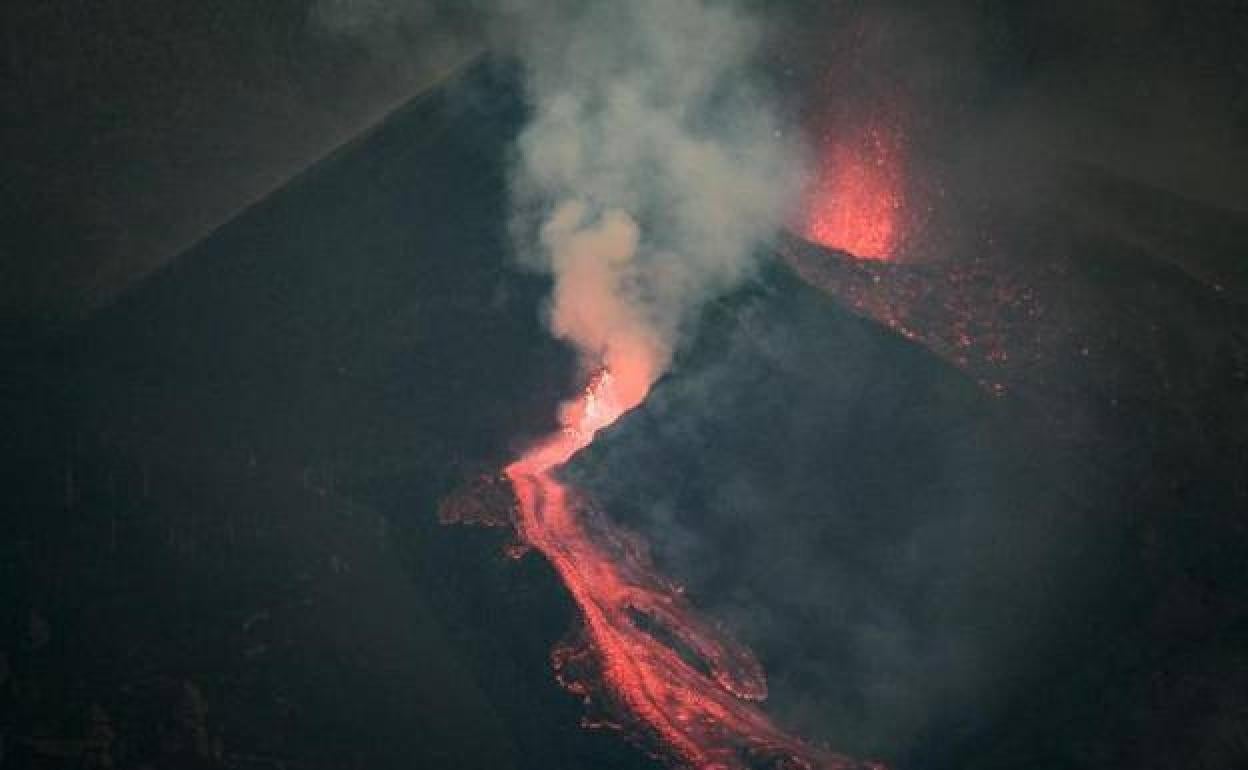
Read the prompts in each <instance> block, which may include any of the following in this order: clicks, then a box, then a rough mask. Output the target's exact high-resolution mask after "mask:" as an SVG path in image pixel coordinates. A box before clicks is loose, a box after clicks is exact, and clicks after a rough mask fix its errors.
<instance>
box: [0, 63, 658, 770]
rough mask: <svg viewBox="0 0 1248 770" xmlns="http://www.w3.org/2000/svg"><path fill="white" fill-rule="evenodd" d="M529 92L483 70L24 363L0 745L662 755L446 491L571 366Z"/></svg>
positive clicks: (251, 756)
mask: <svg viewBox="0 0 1248 770" xmlns="http://www.w3.org/2000/svg"><path fill="white" fill-rule="evenodd" d="M515 94H516V91H515V89H514V88H513V87H512V84H511V81H510V80H509V79H508V77H507V76H505V75H501V74H499V73H498V72H496V71H493V70H491V69H490V68H489V67H488V66H481V67H478V68H476V69H474V70H473V71H471V72H469V73H468V74H467V75H466V76H465V77H463V78H461V79H460V80H459V81H458V82H456V83H454V84H453V85H452V86H450V87H449V88H447V89H443V90H440V91H437V92H434V93H432V94H429V95H427V96H425V97H423V98H421V99H419V100H417V101H416V102H414V103H412V104H410V105H408V106H407V107H405V108H404V109H403V110H401V111H400V112H398V113H396V114H394V115H393V116H391V117H390V118H389V119H388V120H387V121H386V122H385V123H384V124H383V125H381V126H380V127H379V128H377V129H376V130H374V131H372V132H370V133H369V134H367V135H365V136H363V137H361V138H360V139H358V140H357V141H355V142H353V143H352V144H351V145H349V146H347V147H344V148H343V149H342V150H340V151H339V152H337V153H336V154H335V155H334V156H332V157H330V158H328V159H327V160H325V161H324V162H322V163H320V164H319V165H317V166H316V167H314V168H313V169H312V170H310V171H309V172H307V173H306V174H304V175H303V176H302V177H301V178H299V179H298V180H296V181H295V182H294V183H292V184H291V185H290V186H288V187H287V188H285V189H283V190H282V191H281V192H279V193H277V194H275V195H274V196H272V197H270V198H269V199H267V200H265V201H264V202H262V203H261V204H259V205H257V206H255V207H254V208H252V209H251V210H249V211H247V212H246V213H245V214H244V215H242V216H240V217H239V218H238V219H236V220H235V221H233V222H231V223H230V224H229V225H227V226H226V227H224V228H222V229H221V230H220V231H218V232H217V233H215V234H214V235H213V236H212V237H210V238H209V239H207V240H206V241H205V242H203V243H202V244H200V245H199V246H197V247H196V248H194V249H192V250H191V251H190V252H188V253H186V254H184V255H182V256H181V257H180V258H179V259H178V260H176V262H175V263H174V264H173V265H172V267H170V268H169V269H167V270H165V271H163V272H161V273H160V274H158V275H156V276H155V277H153V278H152V279H151V280H149V281H147V282H146V283H145V284H144V285H142V286H140V287H138V288H137V289H136V290H135V291H133V292H131V293H130V294H128V295H127V296H125V297H123V298H122V299H121V300H120V301H119V302H118V303H116V304H115V305H114V306H113V307H110V308H108V309H107V310H105V311H104V312H101V313H100V314H98V315H97V316H96V317H94V318H93V319H91V320H90V321H89V322H87V323H85V324H83V325H82V326H81V327H80V328H78V329H77V330H75V332H74V333H73V334H72V335H70V336H69V337H68V338H67V339H64V340H61V341H60V342H58V343H57V344H56V345H54V346H50V347H46V348H42V349H40V350H36V351H33V352H31V353H30V354H29V355H28V356H27V357H26V358H25V359H24V360H23V361H21V362H19V364H20V367H21V371H22V375H23V376H22V377H21V378H19V379H17V380H16V381H9V382H7V383H6V389H5V396H6V398H5V399H4V403H3V408H4V418H5V423H6V425H9V424H11V425H14V426H15V427H16V430H14V431H13V432H12V433H11V434H9V435H7V436H6V440H7V443H6V445H5V456H4V463H3V467H4V470H5V474H6V476H5V497H6V500H7V501H8V505H6V515H5V517H4V535H3V537H0V558H2V561H0V565H2V568H3V577H4V579H3V581H2V583H0V591H2V593H0V607H3V627H2V628H3V635H2V636H0V686H2V688H3V690H2V691H0V733H3V736H4V737H3V746H4V748H3V752H4V759H3V761H2V762H0V764H4V766H5V767H10V766H12V767H27V766H29V767H69V766H73V767H77V766H80V764H81V763H82V762H84V761H90V760H89V759H87V758H86V757H88V756H89V755H93V754H109V755H111V756H112V758H113V760H114V761H115V762H116V763H117V764H118V765H120V766H123V767H135V766H141V765H143V764H144V763H147V764H148V765H151V766H159V767H186V766H204V767H279V766H285V767H313V768H322V767H323V768H342V767H369V768H382V767H395V768H398V767H403V768H411V767H489V768H504V767H511V766H519V767H532V768H543V769H545V768H549V767H557V766H578V765H583V764H586V763H588V762H591V759H589V758H588V757H593V759H592V761H593V762H595V763H599V764H602V765H605V766H615V765H616V764H618V763H620V762H625V763H627V765H628V766H636V765H638V764H646V762H645V761H644V758H641V757H637V756H636V755H635V754H634V753H633V752H632V751H630V750H628V749H627V747H624V746H621V745H619V744H618V743H617V742H614V741H611V740H608V739H606V738H603V737H601V736H593V735H587V734H585V733H583V732H582V731H580V730H579V729H578V728H577V724H576V722H577V714H578V710H577V707H576V704H575V702H574V700H573V699H572V698H571V697H570V696H567V695H566V694H564V693H562V692H560V691H559V690H558V688H557V687H556V685H555V684H554V682H553V681H551V677H550V673H549V668H548V657H547V656H548V649H549V645H550V644H551V642H552V641H553V640H554V639H555V638H556V637H557V636H558V635H559V634H560V633H562V632H563V630H564V628H566V625H567V623H568V622H569V618H568V614H567V613H568V607H567V606H566V603H565V601H564V599H563V597H562V595H561V594H560V593H559V591H558V590H557V589H556V588H555V586H554V585H553V584H552V579H551V578H550V576H549V575H548V574H547V573H546V572H545V571H544V570H543V569H542V567H541V565H539V564H536V563H528V564H526V565H523V566H522V567H516V566H515V565H513V564H511V563H510V562H509V561H507V560H505V559H504V558H503V557H502V556H501V554H500V552H499V544H498V542H497V541H496V539H495V538H492V537H484V536H482V535H481V534H480V533H467V532H461V531H455V530H446V529H443V528H439V527H437V525H436V523H435V520H434V515H433V512H434V507H435V504H436V502H437V499H438V497H439V496H440V495H441V494H442V492H443V491H444V490H445V489H446V488H448V487H449V486H450V485H451V484H452V483H453V482H455V481H457V480H458V479H459V478H461V477H463V476H464V475H465V474H466V473H468V472H470V471H472V470H473V469H474V468H479V467H484V466H486V465H492V466H497V465H498V464H499V463H500V462H501V461H502V460H503V459H504V458H506V457H509V456H510V454H511V447H512V445H513V443H514V442H517V441H520V440H522V439H523V437H524V436H525V435H531V434H533V433H535V432H537V431H544V430H546V429H547V423H548V421H549V420H550V419H551V418H552V415H551V407H552V404H553V403H555V401H556V399H557V398H559V396H560V394H561V392H562V390H563V388H564V387H565V386H566V385H567V383H568V381H569V377H570V375H571V367H570V365H569V364H570V361H569V358H568V356H567V355H566V353H565V352H564V351H562V350H561V349H560V348H558V347H557V346H556V345H555V344H554V343H552V342H550V340H549V336H548V335H547V334H546V333H545V331H544V330H543V329H542V328H541V326H540V321H539V317H538V312H537V308H538V303H539V298H540V297H541V296H543V295H544V293H545V287H544V285H543V282H542V281H540V280H538V279H536V278H534V277H532V276H524V275H520V274H517V273H515V272H512V271H509V270H508V269H506V267H505V263H506V251H507V248H506V238H505V224H506V216H505V210H504V206H505V185H504V152H505V149H506V146H507V143H508V140H509V139H510V137H511V136H512V134H513V133H514V131H515V130H516V128H517V126H518V124H519V121H520V120H521V118H522V114H523V113H522V106H521V105H520V103H519V102H518V100H517V98H516V96H515ZM482 617H486V618H492V620H491V621H489V622H488V623H486V622H482V620H481V618H482ZM513 624H514V625H513Z"/></svg>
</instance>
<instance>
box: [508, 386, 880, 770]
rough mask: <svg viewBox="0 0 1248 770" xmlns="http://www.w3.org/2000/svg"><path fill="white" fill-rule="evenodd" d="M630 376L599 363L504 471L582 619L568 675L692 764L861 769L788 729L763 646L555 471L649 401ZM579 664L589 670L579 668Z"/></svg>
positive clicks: (672, 755)
mask: <svg viewBox="0 0 1248 770" xmlns="http://www.w3.org/2000/svg"><path fill="white" fill-rule="evenodd" d="M621 382H624V383H627V380H626V379H625V378H619V377H615V376H613V374H612V372H610V371H608V370H605V369H604V370H601V371H599V373H598V374H597V375H596V376H595V377H593V378H592V379H591V381H590V383H589V385H588V386H587V387H586V388H585V390H584V391H583V393H582V394H581V395H580V396H579V397H578V398H576V399H573V400H572V401H570V402H568V403H567V404H565V405H564V408H563V409H562V410H561V417H562V420H561V422H562V423H563V427H562V428H561V429H560V430H559V431H558V432H557V433H555V434H554V435H553V436H550V437H549V438H547V439H546V440H545V441H544V442H542V443H540V444H538V445H537V446H535V447H534V448H533V449H531V450H530V451H529V452H527V453H526V454H524V455H523V456H522V457H520V459H518V460H516V461H515V462H514V463H512V464H511V465H509V466H508V467H507V468H506V471H505V473H506V475H507V477H508V478H509V479H510V481H511V483H512V485H513V487H514V490H515V494H516V498H517V500H518V512H517V515H516V530H517V534H518V536H519V538H520V540H521V541H522V542H523V543H524V544H526V545H528V546H531V547H533V548H535V549H537V550H538V551H540V552H541V553H542V554H543V555H544V556H545V557H546V558H547V559H548V560H549V561H550V563H551V564H552V565H553V566H554V568H555V570H556V571H557V572H558V574H559V576H560V577H561V578H562V580H563V582H564V584H565V585H566V586H567V588H568V590H569V591H570V592H571V594H572V598H573V599H574V600H575V601H576V604H577V606H578V607H579V609H580V614H581V617H582V619H583V621H584V630H583V633H582V635H581V637H580V639H579V641H578V644H577V645H575V646H565V647H563V648H560V649H557V650H556V651H555V654H554V660H555V664H556V667H557V669H558V673H559V679H560V681H561V682H562V683H563V684H564V685H565V686H566V687H568V688H569V689H570V690H572V691H573V692H577V693H579V694H581V695H584V696H585V697H586V699H587V700H589V699H590V696H591V694H592V695H593V696H596V697H598V698H601V699H602V701H603V703H602V704H601V705H603V706H605V707H606V708H607V709H608V710H609V711H611V712H612V713H613V714H618V715H620V716H622V717H624V718H625V719H627V720H628V721H629V723H630V724H631V725H633V726H635V727H637V728H639V729H640V731H641V732H642V734H643V735H645V736H647V737H648V738H649V739H651V740H653V741H656V742H657V745H658V746H660V747H661V748H662V750H663V752H664V753H665V754H667V755H668V758H669V759H671V760H672V761H674V762H676V763H678V764H680V765H683V766H687V767H692V768H699V770H702V769H708V770H709V769H710V768H718V769H722V770H732V769H737V770H744V769H745V768H752V767H776V768H780V767H784V768H849V767H858V766H859V765H858V764H857V763H855V762H853V761H852V760H849V759H846V758H844V757H841V756H838V755H834V754H831V753H828V752H825V751H822V750H820V749H817V748H815V747H812V746H810V745H808V744H806V743H804V742H802V741H801V740H799V739H797V738H795V737H793V736H790V735H788V734H786V733H785V732H783V731H782V730H781V729H780V728H778V727H777V726H776V725H774V724H773V723H772V722H771V721H770V720H769V719H768V718H767V717H766V715H764V714H763V712H762V711H761V710H759V709H758V708H757V707H756V706H755V705H753V704H752V703H751V702H752V701H758V700H762V699H763V698H764V697H766V694H767V686H766V680H765V678H764V676H763V672H762V668H761V666H760V665H759V663H758V661H757V660H756V659H755V657H754V655H753V654H752V653H751V652H750V651H749V650H748V649H746V648H744V647H742V646H740V645H737V644H735V643H733V642H732V641H731V640H729V639H726V638H724V636H723V635H722V634H721V633H720V632H719V631H718V630H717V629H716V628H714V627H712V626H711V625H709V624H708V623H706V622H703V621H702V620H700V619H699V618H698V617H697V616H696V613H695V612H694V611H693V608H692V607H691V605H690V604H689V602H688V601H687V600H686V599H685V598H684V596H683V595H682V592H681V589H680V588H679V587H678V586H677V585H675V584H673V583H671V582H670V581H668V580H666V579H664V578H663V577H662V576H660V575H658V574H657V573H656V572H655V570H654V568H653V565H652V564H651V563H650V562H649V560H648V558H647V557H646V555H645V550H644V548H643V547H641V545H640V544H639V543H638V541H637V540H636V537H635V536H634V535H631V534H630V533H627V532H625V531H624V530H622V529H620V528H619V527H617V526H614V525H613V524H612V523H611V522H610V521H609V520H608V519H607V518H606V517H605V516H603V515H602V514H601V513H599V512H597V511H595V510H593V509H592V508H591V507H590V506H589V505H588V503H587V501H586V500H585V499H584V497H583V496H580V495H577V494H576V493H575V491H574V490H572V489H571V488H569V487H568V486H566V485H565V484H563V483H561V482H560V481H559V480H558V479H557V478H556V475H555V474H556V471H557V469H558V468H559V467H560V466H561V465H563V464H564V463H566V462H567V461H568V460H569V459H570V458H571V457H572V456H573V455H574V454H576V452H578V451H579V450H581V449H582V448H584V447H585V446H587V445H588V444H589V443H590V442H591V441H592V440H593V438H594V435H595V434H596V433H597V432H598V431H599V430H601V429H602V428H604V427H606V426H608V425H610V424H611V423H613V422H614V421H615V420H616V418H618V417H619V416H620V415H621V414H623V413H624V412H626V411H628V410H630V409H632V408H633V407H635V406H637V405H638V404H639V403H640V402H641V401H642V399H644V397H645V389H644V388H643V389H641V390H638V389H635V388H629V387H628V385H627V384H625V385H624V386H623V387H622V388H621V387H620V383H621ZM620 391H624V392H620ZM630 391H631V392H630ZM582 666H583V667H584V668H585V669H587V670H588V674H587V675H586V676H584V677H582V676H579V675H578V673H577V672H574V671H572V670H571V669H573V668H581V667H582ZM582 673H583V672H582Z"/></svg>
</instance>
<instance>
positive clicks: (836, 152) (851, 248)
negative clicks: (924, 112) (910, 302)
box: [799, 122, 905, 260]
mask: <svg viewBox="0 0 1248 770" xmlns="http://www.w3.org/2000/svg"><path fill="white" fill-rule="evenodd" d="M822 144H823V148H822V150H821V152H820V155H819V157H818V166H817V170H816V173H815V175H814V177H813V179H812V180H811V182H810V184H809V186H808V188H807V192H806V201H805V205H804V206H803V211H802V215H801V216H802V220H801V222H800V223H799V224H800V226H799V229H800V231H801V232H802V235H803V236H805V238H806V239H807V240H810V241H814V242H815V243H818V244H820V245H822V246H825V247H827V248H830V249H837V250H840V251H845V252H848V253H850V254H852V255H854V256H855V257H858V258H860V259H877V260H891V259H893V258H894V257H895V256H896V252H897V249H898V247H899V246H900V244H901V240H902V236H903V229H904V228H903V226H902V215H903V211H902V209H903V205H904V202H905V195H904V190H905V187H904V179H903V176H902V173H903V165H904V158H903V154H904V144H903V142H902V135H901V132H900V131H898V130H897V129H896V128H894V127H892V126H890V125H888V124H886V123H882V122H881V123H871V124H867V125H866V126H865V127H862V128H859V129H857V130H851V131H846V132H833V133H829V134H828V135H827V136H826V137H825V138H824V141H823V142H822Z"/></svg>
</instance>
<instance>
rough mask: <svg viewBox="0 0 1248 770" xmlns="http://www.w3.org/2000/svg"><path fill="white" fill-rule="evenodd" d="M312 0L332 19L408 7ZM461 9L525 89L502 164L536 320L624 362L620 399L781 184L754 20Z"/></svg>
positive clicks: (768, 225)
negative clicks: (533, 286)
mask: <svg viewBox="0 0 1248 770" xmlns="http://www.w3.org/2000/svg"><path fill="white" fill-rule="evenodd" d="M326 5H327V6H333V7H334V8H336V11H335V12H333V13H330V12H326V13H323V14H321V16H322V18H323V19H324V20H326V21H330V22H333V23H336V24H337V25H338V26H339V27H340V28H341V29H343V30H344V31H353V32H360V31H367V30H370V29H373V28H375V27H376V26H377V24H378V23H379V22H386V21H393V22H395V23H401V22H403V21H404V20H405V19H406V18H407V17H408V16H409V15H411V14H409V13H408V11H407V10H405V9H407V8H408V5H409V4H407V3H373V4H369V5H367V6H364V7H356V8H355V9H354V13H347V12H345V7H344V6H342V5H341V4H336V3H335V4H329V3H327V4H326ZM476 9H477V11H478V12H479V13H481V14H482V18H483V20H484V23H485V28H486V30H487V34H488V35H489V36H490V37H491V38H492V42H493V43H494V47H495V49H496V50H501V51H504V52H506V53H507V54H509V55H511V56H514V57H515V58H516V59H517V60H518V61H519V63H520V65H521V67H522V68H523V70H524V73H525V75H526V88H527V92H528V97H529V101H530V103H531V106H532V119H531V122H530V123H529V125H528V126H527V127H526V129H525V130H524V131H523V132H522V134H521V135H520V136H519V138H518V140H517V144H516V152H515V163H514V166H513V169H512V176H511V184H512V198H513V202H514V221H513V222H512V225H513V228H512V229H513V233H514V235H515V242H516V247H517V252H518V254H519V255H520V258H521V260H522V261H523V262H524V263H525V264H526V265H527V266H529V267H531V268H534V269H538V270H542V271H548V272H550V273H551V274H552V275H553V277H554V281H555V288H554V295H553V298H552V302H551V305H550V319H549V320H550V326H551V329H552V332H553V333H554V334H556V335H557V336H559V337H561V338H563V339H566V340H567V341H569V342H570V343H571V344H573V345H574V346H575V347H576V348H577V350H578V351H579V352H580V353H581V355H582V356H583V357H584V360H585V363H586V365H587V366H588V367H590V368H595V367H598V366H604V365H605V366H609V367H611V368H612V369H613V370H614V371H616V372H618V373H620V374H621V375H623V376H625V377H627V379H626V380H622V381H620V382H618V386H619V387H620V388H621V390H622V391H624V393H627V394H630V395H624V393H622V394H621V395H622V396H624V397H625V400H627V401H636V400H638V399H639V397H640V395H641V394H642V393H644V392H645V390H646V389H647V388H648V386H649V385H650V383H651V382H653V381H654V380H655V379H656V378H657V377H658V376H659V374H660V373H661V372H662V371H663V369H664V368H665V367H666V366H667V363H668V362H669V360H670V358H671V355H672V353H673V351H674V350H675V349H676V348H677V347H678V346H679V340H680V335H681V331H682V328H683V327H684V326H685V324H686V321H687V320H688V319H689V318H690V317H691V315H692V314H693V312H694V311H696V310H697V308H698V307H700V306H701V304H702V303H703V302H705V301H706V300H707V299H708V298H711V297H714V296H716V295H718V294H720V293H722V292H723V291H725V290H727V289H729V288H731V287H732V286H733V285H734V284H736V283H737V282H738V281H739V280H740V279H741V278H742V277H743V276H744V275H746V274H748V272H749V270H750V267H751V263H752V259H751V253H752V249H753V247H754V246H755V244H756V243H757V242H758V241H759V240H760V239H761V238H765V237H766V236H768V235H769V234H770V233H771V232H772V231H773V229H774V228H775V227H776V226H777V225H778V224H779V223H780V222H781V221H782V218H783V217H784V216H785V214H786V213H787V211H788V210H789V207H790V205H791V203H792V194H793V191H794V190H795V189H797V187H798V184H797V169H798V168H799V164H798V163H797V162H796V159H795V157H794V154H795V153H794V150H793V148H794V147H795V146H796V143H795V142H794V141H793V137H792V135H791V134H790V133H786V132H785V131H783V130H782V129H781V126H780V122H779V120H778V118H777V117H776V113H775V111H774V110H773V109H772V105H770V104H769V102H768V100H767V98H765V96H764V95H763V93H762V89H759V88H757V87H755V81H756V76H755V75H754V74H753V73H752V71H751V70H752V65H753V63H754V54H755V49H756V46H757V44H758V43H759V42H760V41H761V40H762V39H763V35H762V32H761V29H760V27H759V25H758V22H757V20H756V19H754V18H752V17H751V16H750V15H748V14H747V13H746V12H745V11H744V10H743V9H741V8H739V7H737V6H735V5H732V4H725V3H714V2H707V1H706V0H677V1H675V2H672V1H670V0H645V1H644V2H630V3H610V2H593V3H582V2H497V3H484V4H480V5H478V6H476ZM421 18H425V17H424V16H422V17H421ZM625 359H626V360H627V366H624V365H620V366H612V363H613V362H617V363H621V364H623V361H624V360H625ZM625 372H628V373H629V374H628V375H624V373H625ZM630 380H631V381H630Z"/></svg>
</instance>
